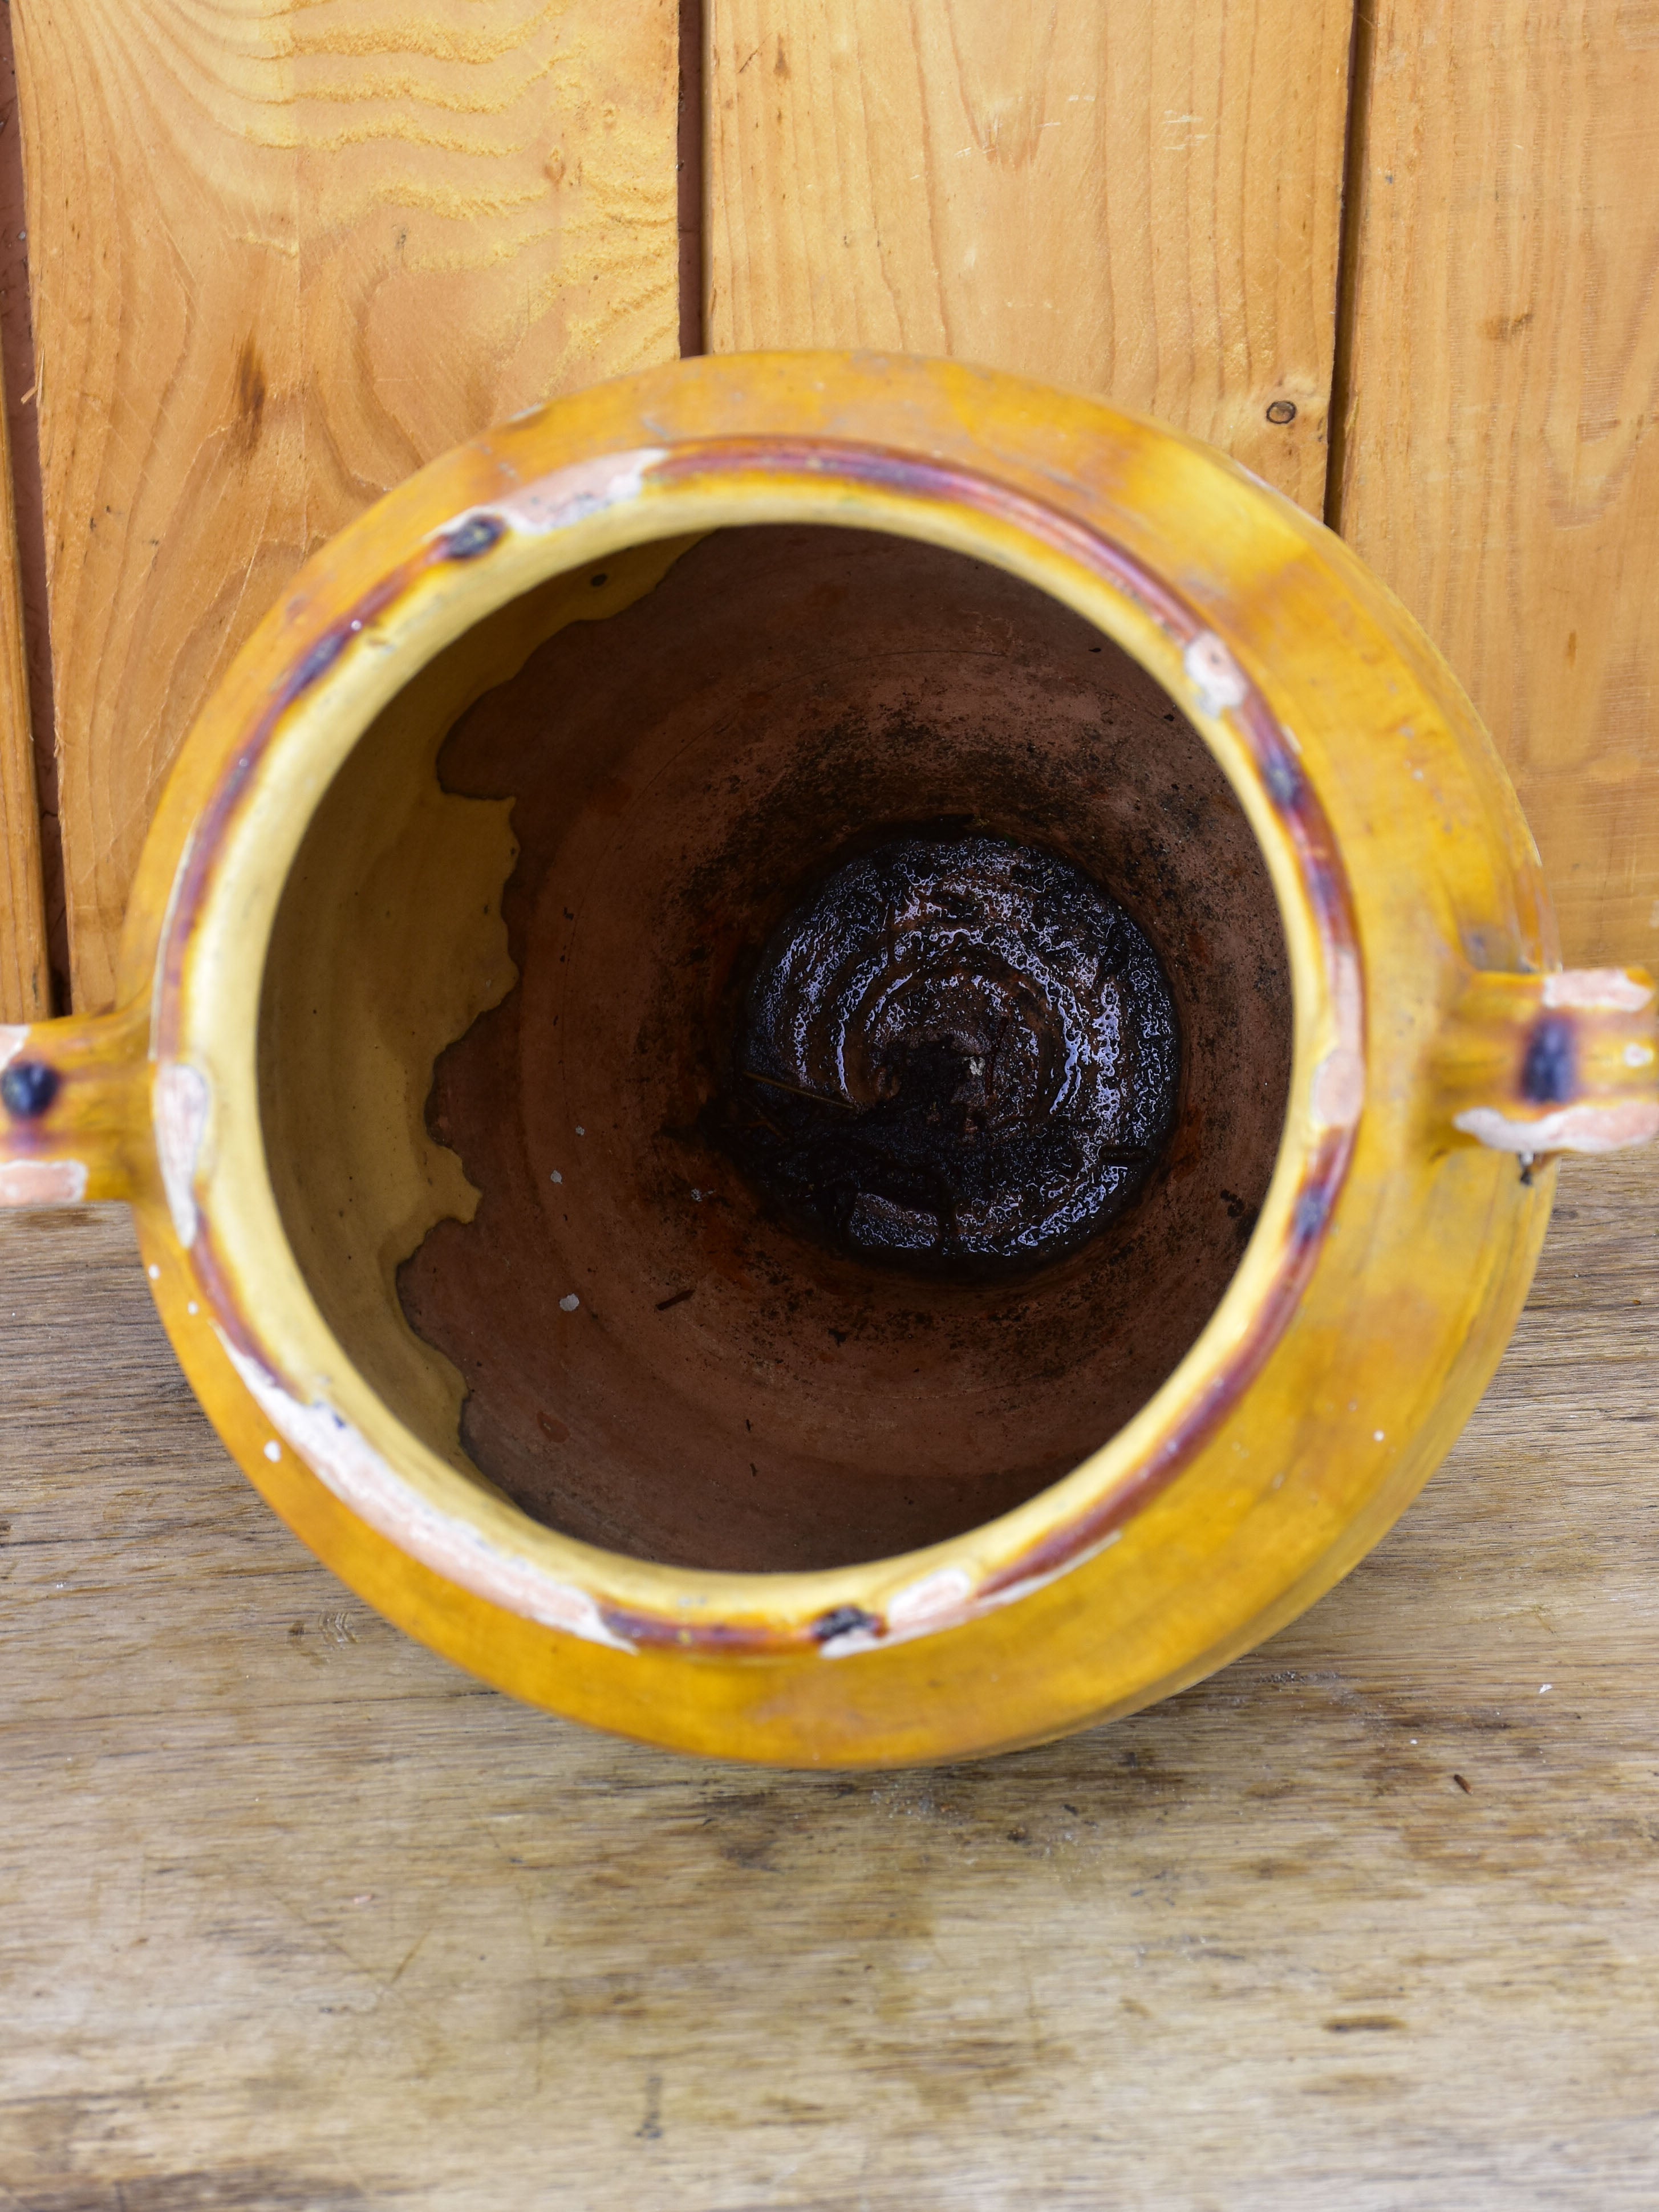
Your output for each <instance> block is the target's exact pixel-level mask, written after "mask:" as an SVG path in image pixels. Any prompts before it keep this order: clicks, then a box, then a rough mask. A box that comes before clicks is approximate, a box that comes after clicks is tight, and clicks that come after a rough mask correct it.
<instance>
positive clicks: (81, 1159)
mask: <svg viewBox="0 0 1659 2212" xmlns="http://www.w3.org/2000/svg"><path fill="white" fill-rule="evenodd" d="M149 1146H150V1137H149V1009H148V1008H147V1007H144V1006H129V1007H125V1008H124V1009H122V1010H121V1011H120V1012H117V1013H113V1014H73V1015H70V1016H68V1017H67V1018H65V1019H64V1020H62V1021H56V1022H34V1023H32V1024H0V1206H78V1205H79V1204H80V1203H81V1202H82V1200H93V1199H109V1198H124V1199H131V1198H132V1197H133V1196H134V1195H135V1194H136V1193H137V1188H138V1187H139V1182H140V1176H141V1164H142V1162H143V1159H144V1158H146V1156H147V1155H148V1153H149Z"/></svg>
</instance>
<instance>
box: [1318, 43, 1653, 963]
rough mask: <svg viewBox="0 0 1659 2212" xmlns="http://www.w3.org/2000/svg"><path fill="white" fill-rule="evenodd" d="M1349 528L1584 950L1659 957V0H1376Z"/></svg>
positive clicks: (1573, 948) (1350, 366)
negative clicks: (1398, 602)
mask: <svg viewBox="0 0 1659 2212" xmlns="http://www.w3.org/2000/svg"><path fill="white" fill-rule="evenodd" d="M1372 12H1373V11H1372V10H1371V9H1370V8H1369V7H1368V9H1367V21H1366V24H1365V33H1366V35H1365V39H1364V44H1363V46H1362V49H1361V53H1360V69H1361V71H1362V76H1363V88H1364V91H1365V93H1366V95H1367V96H1366V98H1365V100H1364V103H1363V109H1362V116H1361V125H1362V136H1361V137H1360V141H1359V143H1358V147H1357V149H1356V152H1357V155H1358V159H1357V160H1356V161H1355V163H1354V168H1353V176H1354V183H1355V187H1356V191H1355V204H1354V208H1353V216H1354V218H1355V220H1354V222H1353V226H1352V234H1351V235H1352V240H1353V246H1354V252H1353V257H1352V262H1353V265H1352V277H1353V296H1352V309H1351V321H1350V331H1349V337H1348V359H1347V362H1346V377H1345V382H1346V409H1345V410H1344V435H1343V439H1342V453H1341V456H1340V459H1341V467H1340V482H1339V483H1338V485H1337V486H1336V488H1335V489H1336V497H1335V499H1334V502H1333V507H1332V513H1331V520H1333V521H1334V522H1335V523H1336V524H1337V526H1339V527H1340V529H1341V530H1342V532H1343V533H1344V535H1345V536H1346V537H1347V538H1350V539H1351V540H1352V543H1353V544H1354V545H1355V546H1356V547H1357V549H1358V551H1359V552H1360V553H1361V554H1363V555H1364V557H1365V558H1366V559H1367V560H1368V561H1370V562H1371V563H1372V564H1373V566H1374V567H1376V568H1378V569H1379V570H1380V571H1381V572H1382V574H1383V576H1384V577H1386V578H1387V580H1388V581H1389V583H1390V584H1392V585H1393V586H1394V588H1395V591H1397V592H1399V593H1400V595H1401V598H1402V599H1404V600H1405V601H1406V603H1407V605H1408V606H1409V607H1410V608H1411V609H1412V610H1413V612H1414V613H1415V614H1416V615H1417V616H1418V617H1419V620H1420V621H1421V622H1422V623H1423V624H1424V625H1425V628H1426V629H1427V630H1428V632H1429V634H1430V635H1431V637H1432V638H1433V639H1434V640H1435V641H1436V643H1437V645H1438V646H1439V647H1440V648H1441V650H1442V651H1443V653H1445V654H1446V655H1447V657H1448V659H1449V660H1450V662H1451V664H1452V665H1453V667H1454V668H1455V670H1456V671H1457V672H1458V674H1459V676H1460V677H1462V680H1463V682H1464V683H1465V684H1467V685H1468V688H1469V690H1470V691H1471V693H1472V694H1473V696H1474V702H1475V704H1476V706H1477V707H1478V708H1480V711H1481V713H1482V714H1484V715H1485V717H1486V720H1487V722H1488V724H1489V725H1490V726H1491V728H1492V733H1493V735H1494V736H1495V738H1497V740H1498V747H1499V749H1500V750H1501V751H1502V752H1503V753H1504V757H1505V758H1506V760H1507V761H1508V763H1509V766H1510V772H1511V774H1512V775H1514V777H1515V779H1516V784H1517V785H1518V787H1519V789H1520V793H1521V798H1522V804H1523V805H1525V807H1526V810H1527V813H1528V817H1529V819H1530V821H1531V823H1532V826H1533V830H1534V835H1535V836H1536V837H1537V839H1538V842H1539V847H1540V849H1541V852H1542V854H1543V858H1544V864H1545V867H1546V869H1547V872H1548V875H1549V878H1550V883H1551V886H1552V889H1553V892H1554V896H1555V900H1556V904H1557V907H1558V909H1559V914H1560V917H1561V924H1562V936H1563V940H1564V943H1565V950H1566V953H1567V957H1568V958H1569V959H1570V960H1579V961H1585V962H1593V961H1599V960H1603V959H1609V960H1618V961H1626V960H1633V959H1642V958H1647V959H1649V960H1653V959H1654V958H1655V957H1656V956H1659V678H1656V674H1655V670H1656V667H1659V655H1656V648H1655V644H1654V641H1653V636H1652V631H1653V626H1654V619H1655V614H1656V610H1659V5H1656V4H1655V0H1376V6H1375V9H1374V13H1375V28H1374V30H1373V29H1372V28H1371V26H1370V21H1369V18H1370V14H1371V13H1372Z"/></svg>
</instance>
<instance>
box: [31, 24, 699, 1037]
mask: <svg viewBox="0 0 1659 2212" xmlns="http://www.w3.org/2000/svg"><path fill="white" fill-rule="evenodd" d="M17 13H18V24H17V33H18V35H17V58H18V73H19V81H20V88H21V100H22V112H23V125H24V148H25V160H26V167H27V189H28V211H29V213H28V228H29V232H30V237H31V246H32V262H31V282H32V286H33V316H34V333H35V348H36V356H37V362H38V367H39V374H40V436H41V459H42V470H43V475H44V480H45V497H46V521H47V545H46V551H47V564H48V575H49V584H50V595H51V606H52V641H53V648H54V654H55V666H56V700H57V711H58V731H59V740H60V746H61V750H62V759H63V788H62V798H61V805H62V821H63V835H64V854H65V866H66V875H67V883H68V896H69V915H70V948H71V957H72V961H73V974H74V990H75V997H76V1003H77V1005H80V1006H85V1007H93V1006H97V1005H99V1004H100V1003H103V1002H105V1001H106V1000H107V999H108V996H109V994H110V992H111V990H112V954H113V948H114V945H115V943H116V940H117V938H118V932H119V928H120V923H121V916H122V910H123V907H124V904H125V896H126V887H127V884H128V880H129V878H130V876H131V870H132V866H133V863H134V860H135V858H136V855H137V849H138V847H139V845H140V843H141V842H142V840H143V834H144V830H145V827H146V824H147V823H148V820H149V811H150V807H151V804H152V801H153V799H154V797H155V792H156V789H157V787H158V784H159V781H160V779H161V775H163V774H164V772H165V770H166V768H167V763H169V761H170V760H171V758H172V757H173V752H174V750H176V748H177V745H178V744H179V739H180V738H181V737H182V736H183V734H184V732H185V730H186V729H187V728H188V726H189V724H190V722H191V718H192V716H193V714H194V713H195V711H196V709H197V706H198V705H199V703H200V702H201V701H202V699H203V697H204V695H205V694H206V692H207V691H208V690H209V689H210V687H211V685H212V684H213V683H214V681H215V680H216V678H217V677H218V675H219V674H220V673H221V672H222V670H223V668H224V667H225V665H226V664H227V662H228V659H229V658H230V656H231V655H232V654H233V653H234V651H235V650H236V648H237V647H238V646H239V645H240V642H241V641H242V640H243V638H244V637H245V636H246V635H247V633H248V631H249V630H250V629H251V628H252V625H253V623H255V622H256V621H257V620H258V617H259V616H260V615H261V614H262V613H263V612H264V609H265V607H266V606H267V605H269V604H270V600H271V599H272V598H273V597H274V595H275V594H276V592H277V590H278V588H279V587H280V586H281V585H282V584H283V582H284V581H285V580H286V579H287V578H288V577H289V575H290V574H292V572H293V570H294V569H295V567H296V566H297V565H298V564H299V562H301V560H303V559H304V557H305V556H306V555H307V553H308V552H309V551H310V550H312V548H313V547H314V546H315V545H316V544H318V543H319V541H320V540H321V539H323V538H325V537H327V536H328V535H330V534H331V532H333V531H335V530H336V529H337V528H338V527H339V526H340V525H341V524H342V523H343V522H344V521H346V520H348V519H349V517H350V516H351V515H352V514H353V513H356V511H357V509H358V508H359V507H362V505H364V504H365V503H366V502H367V501H369V500H371V499H373V498H374V496H375V495H377V494H379V493H380V491H382V490H383V489H386V487H387V486H388V485H390V484H392V483H396V482H397V481H398V479H399V478H401V477H404V476H406V475H407V474H408V473H409V472H410V470H412V469H415V468H416V467H418V466H419V465H421V464H422V462H423V461H425V460H428V459H430V458H431V457H432V456H433V455H434V454H435V453H438V452H440V451H441V450H442V449H443V448H444V447H447V446H449V445H452V444H453V443H454V442H455V441H457V440H458V439H460V438H463V437H465V436H468V435H471V434H472V433H473V432H475V431H477V430H478V429H481V428H483V427H484V426H485V425H487V424H488V423H489V422H490V421H492V420H493V419H495V418H496V417H498V416H502V415H505V414H507V413H510V412H512V411H513V410H516V409H518V408H520V407H523V406H526V405H527V404H531V403H532V402H533V401H535V400H537V399H539V398H544V397H546V396H547V395H549V394H550V393H551V392H556V391H557V390H560V389H562V388H564V387H566V386H574V385H580V384H583V383H587V382H591V381H592V380H595V379H597V378H600V377H603V376H605V375H608V374H613V373H615V372H617V371H620V370H623V369H625V368H631V367H634V366H635V365H638V364H641V363H644V362H650V361H655V360H659V359H662V358H665V357H666V356H671V355H672V354H673V353H674V351H675V350H676V339H677V329H678V293H677V259H678V245H677V238H676V213H675V111H676V46H675V33H676V9H675V0H636V4H634V5H631V6H629V7H627V8H616V7H610V6H606V5H604V4H601V0H494V4H491V5H490V6H489V7H487V8H482V7H479V6H478V5H477V4H475V0H311V4H300V0H144V4H143V5H135V4H133V0H84V4H77V5H76V6H75V7H73V8H64V7H59V6H56V5H53V4H52V0H29V3H28V4H27V5H24V4H22V0H20V4H19V7H18V11H17Z"/></svg>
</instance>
